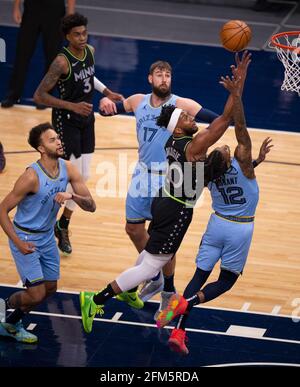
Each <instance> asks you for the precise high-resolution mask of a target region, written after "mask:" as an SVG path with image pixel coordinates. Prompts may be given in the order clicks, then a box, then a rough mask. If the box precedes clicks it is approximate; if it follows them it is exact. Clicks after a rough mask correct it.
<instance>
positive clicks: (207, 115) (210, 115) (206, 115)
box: [195, 108, 219, 123]
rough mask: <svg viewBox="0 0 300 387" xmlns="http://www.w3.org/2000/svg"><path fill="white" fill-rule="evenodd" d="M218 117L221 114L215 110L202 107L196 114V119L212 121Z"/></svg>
mask: <svg viewBox="0 0 300 387" xmlns="http://www.w3.org/2000/svg"><path fill="white" fill-rule="evenodd" d="M217 117H219V114H217V113H215V112H213V111H212V110H209V109H205V108H202V109H200V110H199V111H198V113H197V114H196V116H195V120H196V121H204V122H208V123H211V122H213V120H214V119H215V118H217Z"/></svg>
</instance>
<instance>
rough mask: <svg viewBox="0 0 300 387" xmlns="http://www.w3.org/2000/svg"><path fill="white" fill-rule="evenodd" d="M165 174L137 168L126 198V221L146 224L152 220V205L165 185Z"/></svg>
mask: <svg viewBox="0 0 300 387" xmlns="http://www.w3.org/2000/svg"><path fill="white" fill-rule="evenodd" d="M164 181H165V174H162V173H149V172H148V170H147V169H143V168H138V167H136V169H135V171H134V173H133V176H132V179H131V183H130V186H129V189H128V193H127V197H126V221H127V222H128V223H135V224H138V223H145V221H146V220H151V219H152V215H151V205H152V201H153V199H154V197H155V196H156V194H157V192H158V191H159V189H160V188H161V187H162V186H163V185H164Z"/></svg>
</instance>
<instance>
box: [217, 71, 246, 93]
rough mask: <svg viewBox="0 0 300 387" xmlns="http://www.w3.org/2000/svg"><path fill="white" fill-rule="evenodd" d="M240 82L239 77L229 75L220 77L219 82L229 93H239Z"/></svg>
mask: <svg viewBox="0 0 300 387" xmlns="http://www.w3.org/2000/svg"><path fill="white" fill-rule="evenodd" d="M240 82H241V77H238V78H237V77H235V76H232V77H229V76H228V75H226V77H225V78H224V77H221V80H220V82H219V83H220V84H221V85H223V86H224V87H225V89H226V90H228V91H229V92H230V93H231V94H238V95H239V94H240Z"/></svg>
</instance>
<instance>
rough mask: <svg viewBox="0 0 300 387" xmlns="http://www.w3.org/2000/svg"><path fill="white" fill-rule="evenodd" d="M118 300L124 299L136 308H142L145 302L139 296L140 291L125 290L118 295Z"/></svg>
mask: <svg viewBox="0 0 300 387" xmlns="http://www.w3.org/2000/svg"><path fill="white" fill-rule="evenodd" d="M116 299H117V300H118V301H124V302H126V303H127V304H128V305H129V306H132V307H133V308H135V309H142V308H143V307H144V302H143V301H142V300H141V299H140V297H139V296H138V292H123V293H120V294H118V295H117V296H116Z"/></svg>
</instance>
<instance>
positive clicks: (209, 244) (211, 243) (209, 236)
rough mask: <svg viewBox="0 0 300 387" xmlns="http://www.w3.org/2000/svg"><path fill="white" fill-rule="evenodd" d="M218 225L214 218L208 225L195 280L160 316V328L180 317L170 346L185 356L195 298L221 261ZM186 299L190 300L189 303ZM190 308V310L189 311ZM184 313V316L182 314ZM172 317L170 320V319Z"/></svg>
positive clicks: (200, 248)
mask: <svg viewBox="0 0 300 387" xmlns="http://www.w3.org/2000/svg"><path fill="white" fill-rule="evenodd" d="M217 226H218V225H217V224H216V222H215V219H214V217H213V216H211V218H210V221H209V223H208V225H207V229H206V232H205V233H204V235H203V237H202V240H201V242H200V246H199V250H198V254H197V257H196V264H197V268H196V271H195V273H194V275H193V278H192V279H191V281H190V282H189V284H188V285H187V287H186V289H185V291H184V296H183V297H182V296H180V295H174V296H172V297H171V299H170V300H169V304H168V306H167V307H166V308H165V309H163V310H162V313H161V314H159V315H158V318H157V320H158V326H163V325H165V324H166V323H168V322H169V321H171V320H173V319H174V318H176V316H178V315H179V320H178V322H177V325H176V328H175V329H173V331H172V333H171V336H170V338H169V341H168V343H169V346H170V348H171V349H172V350H174V351H176V352H180V353H183V354H188V352H189V351H188V348H187V346H186V339H187V338H186V332H185V326H186V322H187V319H188V316H189V311H190V310H191V308H192V306H193V299H194V298H193V297H194V295H195V294H197V292H198V291H199V290H200V289H201V287H202V286H203V285H204V284H205V282H206V281H207V279H208V277H209V275H210V273H211V271H212V269H213V267H214V266H215V264H216V262H217V261H218V260H219V258H220V255H221V250H222V245H223V244H222V237H221V235H220V233H219V232H218V233H217V232H216V231H217ZM186 299H189V302H187V300H186ZM188 308H189V309H188ZM181 313H183V314H181ZM169 317H170V319H168V318H169Z"/></svg>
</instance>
